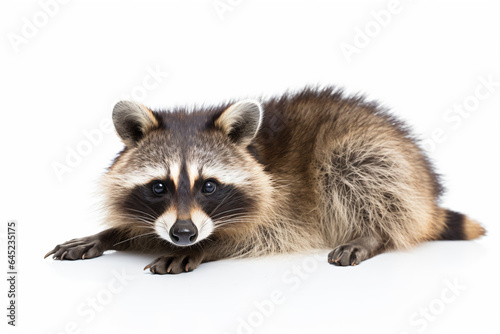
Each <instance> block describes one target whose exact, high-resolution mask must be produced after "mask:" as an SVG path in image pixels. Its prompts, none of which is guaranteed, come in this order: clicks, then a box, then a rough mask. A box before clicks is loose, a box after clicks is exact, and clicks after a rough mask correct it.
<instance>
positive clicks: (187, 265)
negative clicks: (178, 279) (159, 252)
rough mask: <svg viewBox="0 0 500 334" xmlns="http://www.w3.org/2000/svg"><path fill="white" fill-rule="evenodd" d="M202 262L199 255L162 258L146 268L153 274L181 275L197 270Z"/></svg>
mask: <svg viewBox="0 0 500 334" xmlns="http://www.w3.org/2000/svg"><path fill="white" fill-rule="evenodd" d="M201 261H202V257H201V256H199V255H193V254H190V255H179V256H160V257H158V258H156V259H155V260H154V261H153V262H151V263H150V264H148V265H147V266H146V267H144V270H146V269H149V271H151V272H152V273H153V274H159V275H165V274H180V273H182V272H189V271H193V270H194V269H196V268H197V267H198V266H199V265H200V263H201Z"/></svg>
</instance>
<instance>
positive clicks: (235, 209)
mask: <svg viewBox="0 0 500 334" xmlns="http://www.w3.org/2000/svg"><path fill="white" fill-rule="evenodd" d="M238 210H243V209H242V208H234V209H230V210H226V211H222V212H218V213H217V214H215V215H213V216H210V218H212V219H215V218H217V217H219V216H221V215H224V214H226V213H229V212H234V211H238Z"/></svg>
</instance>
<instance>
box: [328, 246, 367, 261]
mask: <svg viewBox="0 0 500 334" xmlns="http://www.w3.org/2000/svg"><path fill="white" fill-rule="evenodd" d="M367 258H368V251H367V250H366V249H364V248H363V247H362V246H359V245H350V244H347V245H340V246H338V247H337V248H335V249H334V250H333V251H331V252H330V254H328V263H330V264H333V265H336V266H355V265H358V264H360V263H361V261H363V260H366V259H367Z"/></svg>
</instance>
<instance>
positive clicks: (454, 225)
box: [437, 209, 486, 240]
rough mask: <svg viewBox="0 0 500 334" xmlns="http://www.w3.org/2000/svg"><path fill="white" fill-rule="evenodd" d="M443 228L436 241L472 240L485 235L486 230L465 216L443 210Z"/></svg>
mask: <svg viewBox="0 0 500 334" xmlns="http://www.w3.org/2000/svg"><path fill="white" fill-rule="evenodd" d="M443 210H444V212H445V226H444V229H443V231H441V233H440V235H439V237H438V238H437V240H472V239H476V238H479V237H480V236H482V235H485V234H486V230H485V229H484V228H483V227H482V226H481V224H479V223H478V222H476V221H475V220H472V219H470V218H469V217H467V216H466V215H463V214H461V213H458V212H455V211H452V210H446V209H443Z"/></svg>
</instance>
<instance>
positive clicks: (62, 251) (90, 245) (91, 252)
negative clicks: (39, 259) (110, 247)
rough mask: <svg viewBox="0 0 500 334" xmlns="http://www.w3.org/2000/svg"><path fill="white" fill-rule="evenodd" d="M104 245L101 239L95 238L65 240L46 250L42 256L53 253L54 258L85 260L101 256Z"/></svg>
mask: <svg viewBox="0 0 500 334" xmlns="http://www.w3.org/2000/svg"><path fill="white" fill-rule="evenodd" d="M104 251H105V247H104V246H103V245H102V243H101V241H99V240H98V239H95V238H91V237H86V238H79V239H73V240H70V241H67V242H65V243H63V244H60V245H57V246H56V247H55V248H54V249H53V250H51V251H50V252H48V253H47V254H46V255H45V257H44V258H46V257H48V256H50V255H52V254H54V256H53V257H52V258H53V259H54V260H61V261H62V260H80V259H82V260H85V259H91V258H94V257H98V256H101V255H102V253H104Z"/></svg>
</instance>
